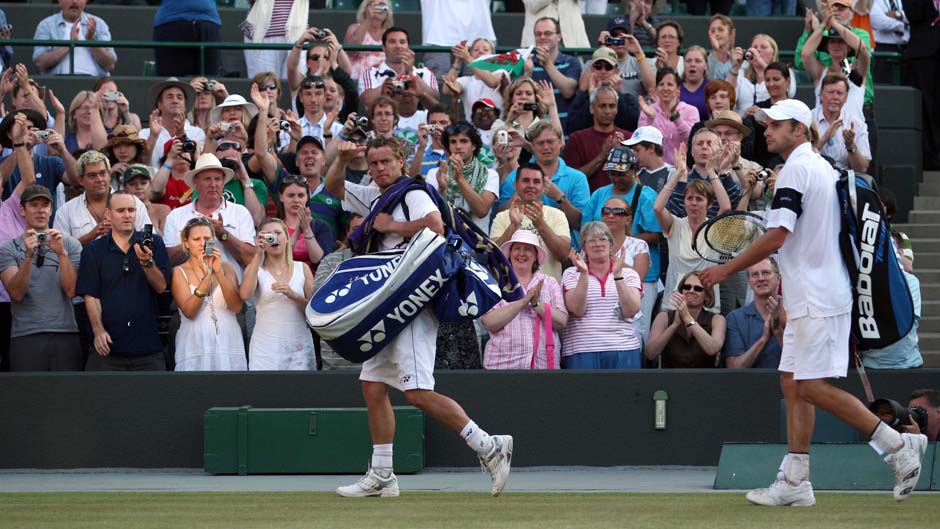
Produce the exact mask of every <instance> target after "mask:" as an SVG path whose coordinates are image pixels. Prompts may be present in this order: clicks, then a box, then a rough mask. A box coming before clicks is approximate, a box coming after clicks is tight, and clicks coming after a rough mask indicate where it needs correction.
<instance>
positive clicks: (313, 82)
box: [300, 79, 326, 89]
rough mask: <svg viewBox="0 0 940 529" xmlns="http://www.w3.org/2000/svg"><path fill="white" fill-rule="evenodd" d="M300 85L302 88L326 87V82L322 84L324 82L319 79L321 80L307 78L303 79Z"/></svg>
mask: <svg viewBox="0 0 940 529" xmlns="http://www.w3.org/2000/svg"><path fill="white" fill-rule="evenodd" d="M300 87H301V88H302V89H308V88H326V84H324V82H323V81H321V80H313V79H309V80H306V81H304V82H303V84H302V85H300Z"/></svg>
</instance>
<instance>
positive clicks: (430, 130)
mask: <svg viewBox="0 0 940 529" xmlns="http://www.w3.org/2000/svg"><path fill="white" fill-rule="evenodd" d="M436 130H437V125H428V135H429V136H433V135H434V131H436Z"/></svg>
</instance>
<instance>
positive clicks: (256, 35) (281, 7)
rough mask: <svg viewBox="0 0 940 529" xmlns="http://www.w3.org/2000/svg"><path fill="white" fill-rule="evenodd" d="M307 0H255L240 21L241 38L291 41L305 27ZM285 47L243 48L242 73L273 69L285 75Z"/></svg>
mask: <svg viewBox="0 0 940 529" xmlns="http://www.w3.org/2000/svg"><path fill="white" fill-rule="evenodd" d="M307 5H308V4H307V0H255V1H254V3H253V5H252V6H251V9H250V10H249V11H248V16H247V17H246V18H245V21H244V23H243V25H242V28H243V29H244V36H245V42H253V43H256V44H258V43H262V42H263V43H270V44H284V43H287V42H294V41H295V40H297V38H298V37H300V35H301V34H303V32H304V30H305V29H307V17H308V16H309V15H310V13H309V8H308V7H307ZM287 53H288V52H287V51H286V50H247V49H246V50H245V65H246V66H247V68H248V74H247V75H246V77H254V76H255V75H256V74H258V73H259V72H275V73H276V74H277V75H278V76H279V77H280V78H281V79H287Z"/></svg>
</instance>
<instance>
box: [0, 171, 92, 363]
mask: <svg viewBox="0 0 940 529" xmlns="http://www.w3.org/2000/svg"><path fill="white" fill-rule="evenodd" d="M20 204H21V206H20V214H21V215H22V218H23V219H24V220H25V221H26V231H25V233H23V234H22V235H21V236H20V237H18V238H16V239H13V240H11V241H7V242H6V243H5V244H3V245H2V246H0V279H2V281H3V286H4V287H5V288H6V290H7V292H9V294H10V298H11V312H12V318H13V326H12V329H11V331H12V332H11V337H12V339H11V341H10V370H11V371H81V370H82V367H83V364H84V359H85V354H84V352H83V351H82V350H81V344H80V342H79V339H78V326H77V325H76V323H75V311H74V310H73V309H72V301H71V298H72V296H74V295H75V280H76V277H77V275H76V274H77V270H78V265H79V261H80V259H81V253H82V246H81V244H79V243H78V241H76V240H75V239H74V238H72V237H69V236H68V235H65V234H62V233H61V232H59V231H58V230H51V229H49V216H50V214H51V212H52V194H51V193H50V192H49V190H48V189H46V188H45V187H42V186H36V185H33V186H30V187H27V188H25V189H24V190H23V194H22V196H21V197H20ZM40 237H41V238H42V239H40Z"/></svg>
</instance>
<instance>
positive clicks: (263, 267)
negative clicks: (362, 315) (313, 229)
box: [239, 218, 317, 371]
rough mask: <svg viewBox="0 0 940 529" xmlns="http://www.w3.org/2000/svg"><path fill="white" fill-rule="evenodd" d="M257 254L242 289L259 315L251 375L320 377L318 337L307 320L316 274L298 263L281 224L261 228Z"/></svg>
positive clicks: (253, 336)
mask: <svg viewBox="0 0 940 529" xmlns="http://www.w3.org/2000/svg"><path fill="white" fill-rule="evenodd" d="M255 248H257V251H256V252H255V257H254V259H252V260H251V262H250V263H248V266H247V267H245V273H244V276H243V279H242V284H241V287H240V289H239V293H240V294H241V298H242V299H243V300H247V299H249V298H253V299H254V300H255V310H256V311H257V312H256V314H257V315H256V316H255V318H256V319H255V327H254V330H253V331H252V333H251V344H250V345H249V346H248V358H249V364H248V369H249V371H284V370H301V371H303V370H310V371H315V370H316V369H317V358H316V352H315V351H314V348H313V336H312V335H311V334H310V329H308V328H307V323H306V321H305V320H304V310H305V309H306V307H307V300H308V299H310V297H311V296H313V274H312V273H311V272H310V268H308V267H307V265H306V264H304V263H301V262H298V261H294V259H293V256H292V255H291V253H292V252H291V251H290V244H289V238H288V236H287V226H286V225H285V224H284V221H282V220H281V219H274V218H267V219H265V220H263V221H262V222H261V225H260V226H259V228H258V238H257V241H256V242H255Z"/></svg>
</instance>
